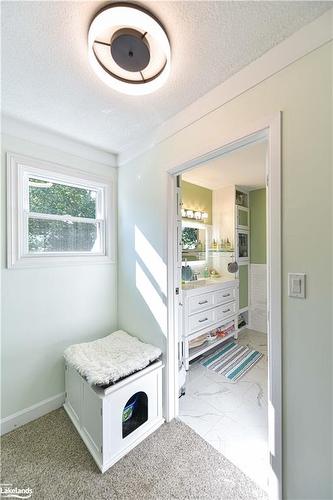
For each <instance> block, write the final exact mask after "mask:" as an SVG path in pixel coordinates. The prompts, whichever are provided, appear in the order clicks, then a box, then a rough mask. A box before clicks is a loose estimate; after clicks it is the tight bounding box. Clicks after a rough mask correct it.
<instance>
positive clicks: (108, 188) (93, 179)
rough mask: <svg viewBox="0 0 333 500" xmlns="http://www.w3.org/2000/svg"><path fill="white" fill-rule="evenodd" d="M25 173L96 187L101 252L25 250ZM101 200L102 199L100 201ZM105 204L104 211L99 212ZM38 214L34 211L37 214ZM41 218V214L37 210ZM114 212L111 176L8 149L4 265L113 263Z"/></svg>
mask: <svg viewBox="0 0 333 500" xmlns="http://www.w3.org/2000/svg"><path fill="white" fill-rule="evenodd" d="M27 174H28V175H29V176H30V175H32V176H34V177H36V178H45V177H47V179H52V180H53V181H54V182H57V183H62V184H64V183H66V184H72V185H73V186H77V187H87V188H90V189H96V190H97V191H98V193H99V196H98V197H97V204H96V207H97V214H96V219H94V222H96V220H97V221H100V222H102V223H103V224H104V226H105V227H104V231H102V234H105V238H104V239H103V240H102V248H103V252H102V253H87V252H59V253H54V252H52V253H36V254H28V253H27V252H26V251H25V249H24V248H23V246H24V241H25V240H26V238H24V237H23V234H24V230H25V227H26V224H25V220H24V219H25V217H26V210H25V209H26V208H27V196H28V194H27V193H26V192H24V185H25V182H24V180H25V179H26V176H27ZM101 200H103V203H101ZM102 205H104V213H103V214H102V213H101V208H102ZM36 215H37V214H36ZM38 217H39V218H43V217H44V215H43V214H38ZM47 218H48V219H52V218H55V219H57V220H60V219H64V220H65V219H66V220H68V219H71V220H73V221H74V220H81V221H82V222H83V221H86V222H88V221H89V220H90V219H89V220H88V219H83V218H81V217H80V218H76V217H69V216H67V215H66V216H58V215H56V216H54V217H53V216H52V215H47ZM115 242H116V214H115V196H114V184H113V181H112V179H111V178H108V177H103V176H99V175H95V174H90V173H87V172H83V171H80V170H76V169H72V168H69V167H64V166H62V165H58V164H55V163H51V162H46V161H43V160H37V159H35V158H30V157H27V156H24V155H20V154H16V153H7V267H8V268H27V267H50V266H54V265H69V264H82V263H95V264H96V263H101V264H102V263H115V249H116V245H115Z"/></svg>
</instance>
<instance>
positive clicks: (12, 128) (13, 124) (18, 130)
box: [1, 115, 118, 167]
mask: <svg viewBox="0 0 333 500" xmlns="http://www.w3.org/2000/svg"><path fill="white" fill-rule="evenodd" d="M1 128H2V130H1V132H2V134H4V135H10V136H13V137H19V138H20V139H24V140H26V141H29V142H32V143H34V144H38V145H43V146H49V147H51V148H54V149H57V150H59V151H63V152H65V153H69V154H72V155H74V156H77V157H79V158H84V159H85V160H89V161H94V162H97V163H101V164H103V165H107V166H108V167H117V166H118V164H117V154H116V153H112V152H108V151H103V150H102V149H99V148H97V147H94V146H92V145H89V144H86V143H83V142H80V141H78V140H75V139H72V138H70V137H67V136H65V135H61V134H59V133H57V132H53V131H51V130H47V129H45V128H43V127H39V126H37V125H34V124H32V123H27V122H24V121H21V120H18V119H16V118H13V117H11V116H8V115H4V116H3V117H2V123H1Z"/></svg>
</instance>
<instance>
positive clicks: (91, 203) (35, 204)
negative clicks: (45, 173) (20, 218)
mask: <svg viewBox="0 0 333 500" xmlns="http://www.w3.org/2000/svg"><path fill="white" fill-rule="evenodd" d="M96 194H97V192H96V191H94V190H91V189H84V188H78V187H73V186H67V185H66V184H57V183H54V182H48V181H46V180H40V179H34V178H32V177H30V178H29V211H30V212H37V213H43V214H54V215H71V216H72V217H86V218H90V219H95V218H96Z"/></svg>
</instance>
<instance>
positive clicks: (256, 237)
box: [250, 189, 266, 264]
mask: <svg viewBox="0 0 333 500" xmlns="http://www.w3.org/2000/svg"><path fill="white" fill-rule="evenodd" d="M250 228H251V233H250V262H251V263H252V264H266V189H256V190H255V191H250Z"/></svg>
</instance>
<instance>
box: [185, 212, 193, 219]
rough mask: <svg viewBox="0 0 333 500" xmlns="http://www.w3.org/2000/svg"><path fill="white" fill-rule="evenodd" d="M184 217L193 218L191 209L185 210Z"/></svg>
mask: <svg viewBox="0 0 333 500" xmlns="http://www.w3.org/2000/svg"><path fill="white" fill-rule="evenodd" d="M186 217H188V218H189V219H193V210H186Z"/></svg>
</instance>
